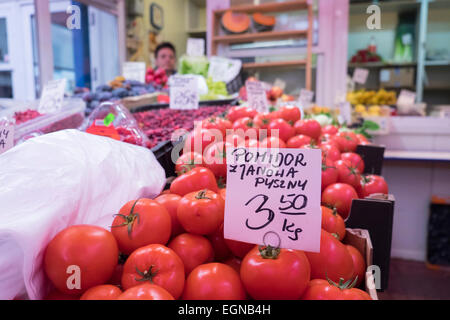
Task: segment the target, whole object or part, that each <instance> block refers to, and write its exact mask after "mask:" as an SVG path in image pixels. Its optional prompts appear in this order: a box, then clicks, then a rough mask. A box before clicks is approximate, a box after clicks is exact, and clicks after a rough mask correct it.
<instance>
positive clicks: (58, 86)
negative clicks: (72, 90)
mask: <svg viewBox="0 0 450 320" xmlns="http://www.w3.org/2000/svg"><path fill="white" fill-rule="evenodd" d="M66 83H67V79H59V80H51V81H49V82H48V83H47V84H46V85H45V86H44V90H43V91H42V95H41V100H40V101H39V108H38V111H39V112H40V113H42V114H46V113H54V112H58V111H59V110H61V108H62V103H63V99H64V92H65V90H66Z"/></svg>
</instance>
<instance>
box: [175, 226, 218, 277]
mask: <svg viewBox="0 0 450 320" xmlns="http://www.w3.org/2000/svg"><path fill="white" fill-rule="evenodd" d="M169 248H170V249H172V250H173V251H175V253H176V254H178V256H179V257H180V258H181V260H182V261H183V264H184V273H185V275H186V276H188V275H189V273H191V271H192V270H194V268H195V267H197V266H199V265H201V264H204V263H208V262H212V261H213V259H214V250H213V247H212V245H211V243H210V242H209V240H208V239H206V238H205V237H203V236H198V235H195V234H190V233H183V234H180V235H179V236H177V237H175V238H174V239H173V240H172V241H171V242H170V243H169Z"/></svg>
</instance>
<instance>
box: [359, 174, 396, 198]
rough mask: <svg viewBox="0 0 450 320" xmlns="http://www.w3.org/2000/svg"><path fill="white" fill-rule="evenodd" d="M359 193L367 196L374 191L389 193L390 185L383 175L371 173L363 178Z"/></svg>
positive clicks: (363, 196) (362, 196)
mask: <svg viewBox="0 0 450 320" xmlns="http://www.w3.org/2000/svg"><path fill="white" fill-rule="evenodd" d="M358 191H359V195H360V197H361V198H365V197H368V196H370V195H371V194H374V193H382V194H389V187H388V184H387V183H386V180H384V178H383V177H381V176H377V175H375V174H369V175H366V176H364V177H363V178H362V179H361V188H360V190H358Z"/></svg>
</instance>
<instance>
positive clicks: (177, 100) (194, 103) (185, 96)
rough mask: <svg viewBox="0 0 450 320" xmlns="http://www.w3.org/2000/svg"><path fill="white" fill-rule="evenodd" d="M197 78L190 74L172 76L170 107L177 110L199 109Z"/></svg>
mask: <svg viewBox="0 0 450 320" xmlns="http://www.w3.org/2000/svg"><path fill="white" fill-rule="evenodd" d="M198 106H199V94H198V82H197V78H195V77H193V76H189V75H176V76H172V77H171V80H170V108H171V109H177V110H192V109H198Z"/></svg>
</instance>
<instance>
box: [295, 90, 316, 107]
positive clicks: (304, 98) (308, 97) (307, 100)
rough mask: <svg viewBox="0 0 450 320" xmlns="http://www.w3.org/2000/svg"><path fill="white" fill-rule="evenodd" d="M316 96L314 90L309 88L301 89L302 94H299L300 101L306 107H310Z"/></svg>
mask: <svg viewBox="0 0 450 320" xmlns="http://www.w3.org/2000/svg"><path fill="white" fill-rule="evenodd" d="M313 98H314V92H313V91H310V90H307V89H301V90H300V96H299V98H298V99H299V103H300V104H301V105H302V106H303V107H304V108H308V107H309V105H310V104H311V103H312V101H313Z"/></svg>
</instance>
